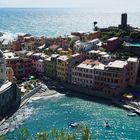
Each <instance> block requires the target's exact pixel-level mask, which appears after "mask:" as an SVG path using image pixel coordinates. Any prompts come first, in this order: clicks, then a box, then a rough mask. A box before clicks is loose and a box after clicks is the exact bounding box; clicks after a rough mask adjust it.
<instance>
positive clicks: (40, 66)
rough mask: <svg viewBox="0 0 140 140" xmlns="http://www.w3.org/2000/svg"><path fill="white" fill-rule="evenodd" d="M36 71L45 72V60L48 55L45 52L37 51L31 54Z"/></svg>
mask: <svg viewBox="0 0 140 140" xmlns="http://www.w3.org/2000/svg"><path fill="white" fill-rule="evenodd" d="M30 57H31V59H32V67H33V69H34V73H44V60H45V59H46V58H47V57H48V56H47V55H45V54H43V53H35V54H33V55H32V56H30Z"/></svg>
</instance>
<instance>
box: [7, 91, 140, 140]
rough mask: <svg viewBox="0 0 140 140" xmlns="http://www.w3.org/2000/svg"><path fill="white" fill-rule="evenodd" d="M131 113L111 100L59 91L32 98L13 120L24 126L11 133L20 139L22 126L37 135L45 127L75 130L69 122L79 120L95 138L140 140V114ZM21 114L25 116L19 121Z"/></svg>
mask: <svg viewBox="0 0 140 140" xmlns="http://www.w3.org/2000/svg"><path fill="white" fill-rule="evenodd" d="M76 95H77V93H76ZM127 113H128V112H127V111H125V110H123V109H121V108H117V107H115V106H113V104H112V103H111V102H109V101H104V100H102V99H97V98H95V97H93V98H91V97H85V96H82V98H80V96H79V95H78V96H77V97H74V96H65V95H61V94H58V95H57V96H54V97H48V98H46V99H39V100H30V102H29V103H28V104H27V105H26V106H24V107H23V108H22V109H21V111H19V113H17V119H14V120H13V126H14V125H18V124H20V127H19V128H18V129H16V130H15V131H14V132H11V133H8V134H7V136H8V137H9V138H10V140H19V137H18V136H19V135H18V134H19V130H20V129H22V128H29V129H30V134H31V135H32V136H33V137H34V136H35V134H36V132H38V131H41V130H48V131H49V130H50V129H52V128H58V129H68V130H71V128H69V126H68V123H69V122H78V123H82V124H84V125H86V126H88V127H89V128H90V130H91V132H92V139H93V140H94V139H96V140H139V139H140V133H139V130H140V117H139V116H135V117H129V116H127ZM19 118H20V119H21V118H22V119H23V120H22V119H21V120H22V121H19V120H20V119H19ZM105 121H108V122H109V124H110V128H109V129H108V128H105V127H104V124H105ZM14 123H15V124H14ZM11 125H12V123H11Z"/></svg>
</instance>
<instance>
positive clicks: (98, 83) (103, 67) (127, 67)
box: [71, 58, 139, 98]
mask: <svg viewBox="0 0 140 140" xmlns="http://www.w3.org/2000/svg"><path fill="white" fill-rule="evenodd" d="M138 66H139V61H138V59H137V58H129V59H128V60H127V61H121V60H115V61H112V62H109V63H103V62H101V61H100V62H99V61H98V60H92V59H89V60H85V61H83V62H82V63H81V64H79V65H77V66H75V67H73V68H72V71H71V75H72V84H75V85H78V86H82V87H86V88H87V87H88V88H91V89H95V90H96V91H99V92H102V93H103V94H104V96H105V97H107V98H111V97H113V96H116V95H119V94H120V93H122V92H123V91H124V90H125V89H126V88H127V87H128V86H134V85H135V83H136V78H137V74H138Z"/></svg>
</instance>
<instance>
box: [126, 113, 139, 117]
mask: <svg viewBox="0 0 140 140" xmlns="http://www.w3.org/2000/svg"><path fill="white" fill-rule="evenodd" d="M136 115H137V114H136V113H128V114H127V116H132V117H133V116H136Z"/></svg>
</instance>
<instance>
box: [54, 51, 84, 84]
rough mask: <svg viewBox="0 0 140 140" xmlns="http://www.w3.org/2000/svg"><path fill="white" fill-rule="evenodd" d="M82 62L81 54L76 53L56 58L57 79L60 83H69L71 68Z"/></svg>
mask: <svg viewBox="0 0 140 140" xmlns="http://www.w3.org/2000/svg"><path fill="white" fill-rule="evenodd" d="M83 60H84V56H83V55H82V54H79V53H76V54H73V55H71V56H66V55H62V56H59V57H58V58H57V63H56V70H57V78H58V79H60V80H62V81H67V82H71V68H72V67H74V66H75V65H77V64H79V63H81V62H82V61H83Z"/></svg>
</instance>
